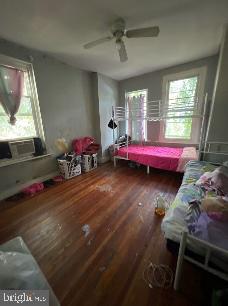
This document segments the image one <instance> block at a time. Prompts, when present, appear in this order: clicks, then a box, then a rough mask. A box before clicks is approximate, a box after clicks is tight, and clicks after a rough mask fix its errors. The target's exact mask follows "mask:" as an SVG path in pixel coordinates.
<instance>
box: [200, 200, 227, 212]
mask: <svg viewBox="0 0 228 306" xmlns="http://www.w3.org/2000/svg"><path fill="white" fill-rule="evenodd" d="M201 209H202V211H205V212H228V202H227V201H226V198H225V197H206V198H204V199H202V201H201Z"/></svg>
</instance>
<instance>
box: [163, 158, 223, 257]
mask: <svg viewBox="0 0 228 306" xmlns="http://www.w3.org/2000/svg"><path fill="white" fill-rule="evenodd" d="M215 168H216V166H215V165H212V164H210V163H207V162H203V161H190V162H189V163H188V164H187V166H186V171H185V174H184V177H183V181H182V185H181V187H180V189H179V191H178V193H177V195H176V197H175V200H174V202H173V203H172V205H171V206H170V208H169V210H168V212H167V213H166V215H165V217H164V219H163V221H162V224H161V228H162V231H163V232H164V235H165V238H166V239H168V240H172V241H174V242H177V243H179V242H180V240H181V233H182V232H183V231H188V227H187V223H186V221H185V217H186V214H187V210H188V206H189V202H190V201H191V200H194V199H198V200H201V199H202V192H201V190H200V188H199V187H197V186H196V185H195V184H194V183H195V182H196V181H197V180H198V179H199V178H200V176H201V175H202V174H204V173H205V172H210V171H213V170H214V169H215ZM198 224H199V227H198V231H197V232H195V233H194V236H196V237H197V238H199V239H201V240H205V241H207V242H209V243H211V244H213V245H216V246H218V247H220V248H223V249H226V250H228V225H227V224H226V223H224V222H220V221H216V220H213V219H211V218H209V217H208V216H207V215H206V214H205V213H202V214H201V216H200V219H199V221H198ZM190 248H191V249H192V250H193V251H195V252H196V253H199V254H200V253H201V250H200V249H199V246H197V245H194V246H193V245H192V246H190Z"/></svg>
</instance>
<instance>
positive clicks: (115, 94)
mask: <svg viewBox="0 0 228 306" xmlns="http://www.w3.org/2000/svg"><path fill="white" fill-rule="evenodd" d="M97 80H98V98H99V119H100V135H101V154H102V161H103V162H105V161H107V160H108V159H109V152H108V147H109V146H110V145H111V144H112V142H113V131H112V129H110V128H109V127H108V123H109V120H110V119H111V117H112V106H116V105H118V103H119V86H118V82H117V81H115V80H113V79H111V78H109V77H106V76H104V75H102V74H99V73H98V74H97Z"/></svg>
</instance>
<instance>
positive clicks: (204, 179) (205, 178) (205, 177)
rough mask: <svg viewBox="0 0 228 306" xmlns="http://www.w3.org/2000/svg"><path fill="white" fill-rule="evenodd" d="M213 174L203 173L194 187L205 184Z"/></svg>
mask: <svg viewBox="0 0 228 306" xmlns="http://www.w3.org/2000/svg"><path fill="white" fill-rule="evenodd" d="M212 173H213V172H205V173H204V174H203V175H201V177H200V178H199V179H198V181H196V183H195V185H197V186H200V185H202V184H205V183H206V182H207V181H208V180H209V179H210V178H211V177H212Z"/></svg>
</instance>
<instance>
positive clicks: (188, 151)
mask: <svg viewBox="0 0 228 306" xmlns="http://www.w3.org/2000/svg"><path fill="white" fill-rule="evenodd" d="M127 153H128V159H129V160H132V161H134V162H137V163H139V164H142V165H146V166H150V167H153V168H158V169H163V170H170V171H177V172H184V169H185V165H186V163H187V162H188V161H190V160H196V159H197V153H196V149H195V148H193V147H186V148H172V147H159V146H142V145H129V146H128V147H121V148H120V149H118V150H117V153H116V155H117V156H120V157H124V158H126V157H127Z"/></svg>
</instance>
